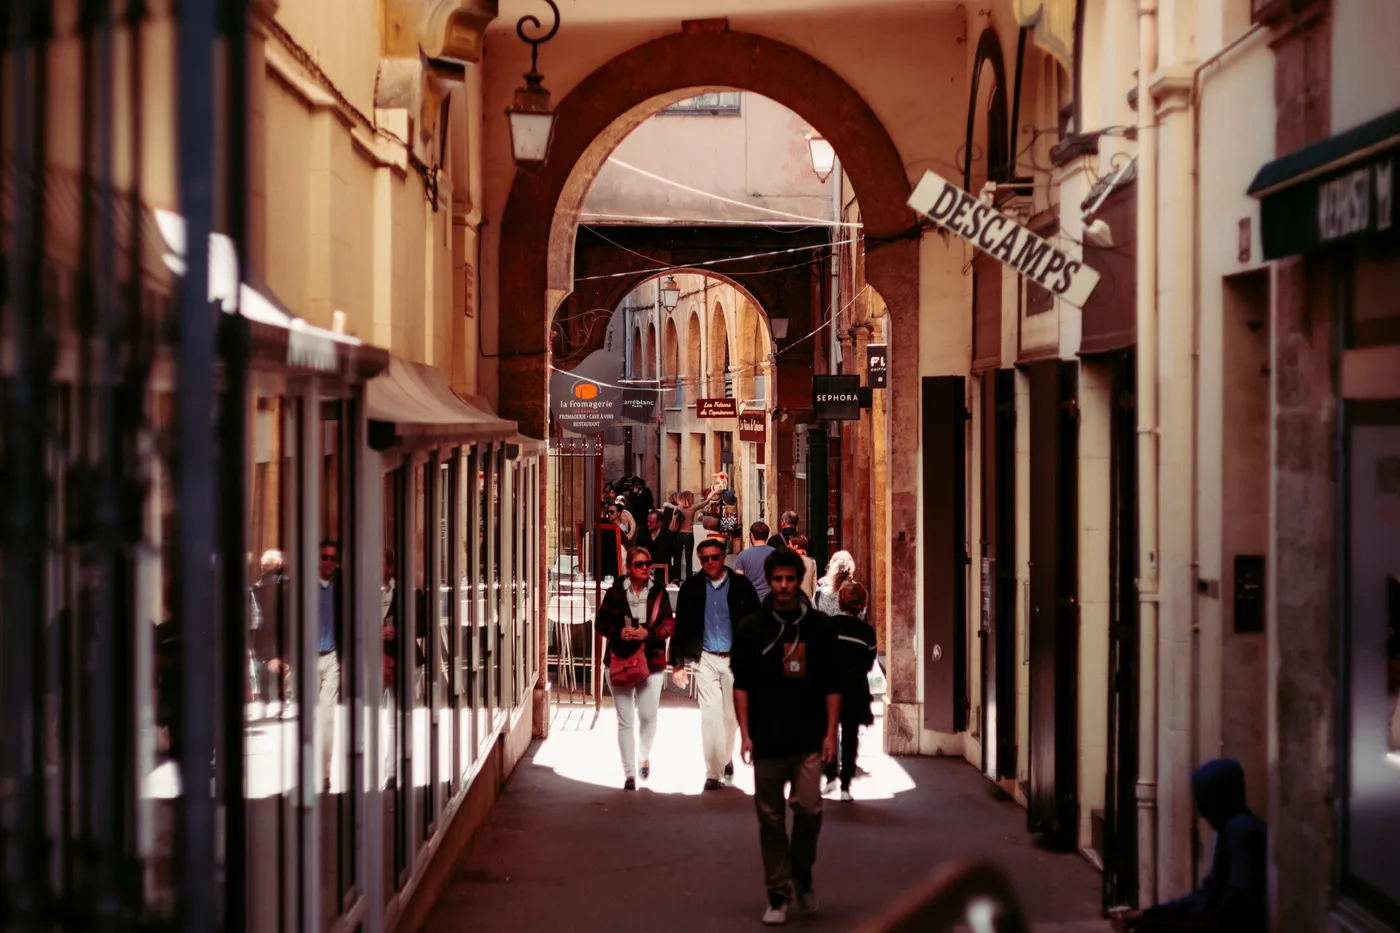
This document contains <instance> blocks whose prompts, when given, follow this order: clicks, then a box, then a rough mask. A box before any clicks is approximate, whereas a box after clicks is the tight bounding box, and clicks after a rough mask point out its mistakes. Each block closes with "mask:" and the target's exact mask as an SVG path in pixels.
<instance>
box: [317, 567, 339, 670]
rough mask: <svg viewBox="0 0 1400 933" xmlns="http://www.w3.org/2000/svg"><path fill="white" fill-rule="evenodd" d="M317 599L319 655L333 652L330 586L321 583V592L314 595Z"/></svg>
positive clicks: (333, 596) (333, 625) (333, 619)
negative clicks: (319, 639)
mask: <svg viewBox="0 0 1400 933" xmlns="http://www.w3.org/2000/svg"><path fill="white" fill-rule="evenodd" d="M316 595H317V596H318V597H319V600H318V602H319V606H318V609H319V612H318V616H319V621H320V627H319V634H320V636H321V642H320V644H321V648H320V650H321V653H322V654H325V653H326V652H328V651H334V650H335V590H334V589H333V588H332V587H331V584H330V583H329V582H328V581H326V580H322V581H321V590H320V592H319V593H317V594H316Z"/></svg>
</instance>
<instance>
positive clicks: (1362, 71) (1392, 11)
mask: <svg viewBox="0 0 1400 933" xmlns="http://www.w3.org/2000/svg"><path fill="white" fill-rule="evenodd" d="M1331 6H1332V14H1331V20H1332V23H1331V29H1332V49H1333V52H1332V56H1331V60H1332V74H1331V80H1332V92H1331V112H1332V132H1333V133H1334V134H1335V133H1340V132H1342V131H1344V130H1347V129H1350V128H1351V127H1353V126H1356V125H1357V124H1360V123H1364V122H1366V121H1367V120H1370V119H1371V118H1373V117H1377V116H1380V115H1381V114H1383V113H1386V112H1388V111H1391V110H1394V109H1395V107H1396V102H1397V101H1400V68H1396V67H1395V43H1396V37H1397V36H1400V4H1396V3H1393V2H1391V0H1332V4H1331Z"/></svg>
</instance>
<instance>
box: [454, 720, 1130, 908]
mask: <svg viewBox="0 0 1400 933" xmlns="http://www.w3.org/2000/svg"><path fill="white" fill-rule="evenodd" d="M875 728H876V729H878V728H879V723H878V722H877V723H876V726H875ZM699 730H700V722H699V713H698V711H697V710H695V709H694V707H693V706H691V705H689V704H688V703H687V702H686V701H684V700H678V699H676V698H670V697H668V702H667V704H666V705H665V706H664V707H663V709H662V711H661V721H660V725H659V728H658V737H657V747H656V748H655V749H654V751H653V754H652V780H651V781H650V784H649V786H645V787H644V789H643V790H641V791H639V792H636V793H624V792H623V791H622V790H621V789H620V788H621V784H622V769H621V765H620V764H619V762H618V754H617V744H616V735H617V733H616V720H615V719H614V718H613V713H612V711H611V709H609V708H607V707H605V708H604V709H603V711H602V712H601V713H599V714H597V715H596V717H595V714H594V712H593V709H592V707H591V706H590V707H587V708H586V709H579V708H575V709H574V710H572V711H570V710H568V709H565V708H561V709H558V710H557V711H556V713H555V717H554V722H553V729H552V731H551V734H550V738H549V739H548V740H546V741H544V742H542V743H540V742H537V743H536V744H535V745H534V746H532V747H531V749H530V751H529V752H528V753H527V754H526V756H525V758H524V760H522V761H521V763H520V765H519V766H518V768H517V769H516V771H515V774H514V775H513V776H512V778H511V780H510V783H509V785H508V786H507V787H506V790H505V793H504V795H503V797H502V798H501V800H500V801H499V803H498V804H497V806H496V808H495V809H494V811H493V812H492V813H491V815H490V816H489V817H488V818H487V821H486V823H485V825H484V826H483V827H482V829H481V831H480V832H479V833H478V834H477V836H476V838H475V839H474V840H473V841H472V843H471V845H470V846H469V847H468V848H467V850H466V851H465V852H464V853H463V854H462V857H461V859H460V860H459V862H458V864H457V867H456V869H455V871H454V873H453V876H452V878H451V880H450V881H449V882H448V884H447V886H446V888H445V889H444V891H443V894H442V897H441V898H440V900H439V902H438V903H437V905H436V906H435V908H434V910H433V913H432V916H431V917H430V919H429V922H428V925H427V930H428V931H429V933H458V931H465V930H531V931H541V933H555V931H580V933H593V931H598V933H616V931H619V930H637V931H641V930H666V931H668V933H699V931H712V930H729V929H735V928H747V927H752V928H755V929H756V928H758V927H759V924H758V917H759V914H760V913H761V912H762V909H763V907H764V903H765V901H764V890H763V884H762V871H761V868H760V864H759V853H758V827H757V822H756V820H755V817H754V812H753V802H752V797H751V796H750V795H751V793H752V788H753V783H752V772H751V771H750V770H749V769H748V768H745V767H744V766H743V765H742V764H740V763H738V762H737V761H736V767H737V769H738V773H737V775H736V780H735V787H733V788H730V789H728V790H726V791H724V792H721V793H708V794H703V795H702V793H701V791H700V785H701V783H702V782H703V779H704V770H703V767H702V765H701V763H700V755H699V738H700V734H699ZM868 734H869V733H867V735H868ZM864 744H865V746H866V747H867V748H868V750H866V748H863V750H862V755H861V766H862V767H864V768H866V769H868V771H869V772H870V773H869V776H867V777H864V778H861V779H858V780H857V781H856V784H855V786H854V788H853V789H852V792H853V794H854V795H855V797H856V800H855V801H854V802H851V803H844V804H843V803H841V802H840V801H839V800H835V799H828V802H827V805H826V809H825V813H826V817H825V821H824V823H823V826H822V836H821V846H820V854H819V857H818V860H817V867H816V872H815V883H816V884H815V886H816V889H817V893H818V894H819V896H820V898H821V911H820V913H819V914H818V916H816V917H813V918H808V919H804V920H801V921H794V922H793V923H791V924H790V926H797V927H800V928H803V929H812V930H846V929H850V928H852V927H853V926H855V925H856V924H857V923H858V922H859V921H861V920H863V919H865V918H867V917H868V916H870V915H871V914H872V913H874V912H876V911H878V910H879V909H880V908H881V907H883V906H884V905H885V904H887V903H888V902H889V901H890V899H892V898H894V897H895V896H897V895H899V894H900V893H901V892H903V891H905V890H906V889H907V888H909V887H911V886H913V885H916V884H918V883H919V882H920V881H922V880H924V879H925V878H926V877H927V876H928V875H929V873H930V872H931V871H933V870H934V869H935V867H936V866H938V865H939V864H940V863H942V862H944V861H946V860H948V859H951V858H957V857H966V856H987V857H991V858H993V859H995V860H996V861H997V862H998V863H1000V864H1001V865H1002V866H1003V867H1004V868H1005V869H1006V870H1007V871H1008V872H1009V873H1010V875H1011V877H1012V878H1013V880H1014V881H1015V884H1016V886H1017V889H1018V892H1019V894H1020V896H1021V899H1022V903H1023V904H1024V905H1025V907H1026V910H1027V912H1028V914H1029V915H1030V917H1031V920H1032V922H1033V923H1034V924H1035V929H1036V931H1037V933H1101V931H1106V930H1107V929H1108V926H1107V924H1106V923H1103V922H1102V921H1101V920H1098V919H1097V918H1098V916H1099V911H1098V908H1099V875H1098V874H1097V872H1095V871H1094V869H1093V868H1092V867H1091V866H1090V865H1089V864H1088V863H1087V862H1086V861H1084V859H1082V858H1081V857H1079V856H1077V855H1067V854H1055V853H1050V852H1045V851H1041V850H1039V849H1037V848H1035V847H1034V846H1033V845H1032V843H1031V840H1030V838H1029V837H1028V836H1027V835H1026V832H1025V813H1024V811H1023V810H1021V809H1020V808H1019V807H1018V806H1016V805H1015V804H1014V803H1012V802H1010V801H1007V800H1005V799H1004V798H999V796H998V794H997V792H996V791H995V788H994V787H993V786H992V785H991V784H990V783H989V782H988V781H987V780H986V779H984V778H983V777H982V776H981V775H980V774H978V773H977V771H976V770H975V769H973V768H972V767H970V766H969V765H967V764H966V763H965V762H963V761H961V760H956V759H927V758H925V759H907V758H900V759H895V758H889V757H886V756H884V755H881V754H879V753H878V751H877V749H878V746H879V742H878V737H876V736H871V737H870V738H869V739H868V740H867V742H866V743H864ZM623 895H626V897H624V896H623Z"/></svg>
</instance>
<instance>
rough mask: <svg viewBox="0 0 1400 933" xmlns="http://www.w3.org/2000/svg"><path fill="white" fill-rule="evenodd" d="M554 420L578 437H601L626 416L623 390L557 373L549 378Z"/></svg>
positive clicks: (584, 377) (572, 375)
mask: <svg viewBox="0 0 1400 933" xmlns="http://www.w3.org/2000/svg"><path fill="white" fill-rule="evenodd" d="M549 400H550V408H552V409H553V414H554V420H555V421H556V422H558V423H559V426H560V427H562V428H564V430H566V431H573V432H574V433H575V434H598V433H600V432H602V431H604V430H606V429H607V428H610V427H612V425H613V423H614V422H615V421H617V417H618V415H619V414H620V413H621V412H622V390H621V389H618V388H616V387H614V386H611V385H607V384H604V383H600V382H596V381H594V380H592V379H589V378H587V377H586V376H577V375H575V374H573V373H564V372H558V371H555V372H554V373H553V374H552V375H551V376H550V377H549Z"/></svg>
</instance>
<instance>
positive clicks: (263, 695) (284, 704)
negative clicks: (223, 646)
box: [243, 375, 301, 930]
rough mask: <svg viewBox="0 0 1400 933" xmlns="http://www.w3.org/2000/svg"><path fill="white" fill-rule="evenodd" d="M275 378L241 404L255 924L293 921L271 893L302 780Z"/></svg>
mask: <svg viewBox="0 0 1400 933" xmlns="http://www.w3.org/2000/svg"><path fill="white" fill-rule="evenodd" d="M278 382H280V380H277V379H275V378H274V377H272V376H266V375H264V376H259V377H256V380H255V383H254V385H255V388H254V392H253V397H252V403H251V404H250V405H249V406H248V419H249V424H248V444H249V447H250V457H249V461H250V462H249V465H248V469H249V472H248V487H249V488H248V492H249V500H248V514H247V520H248V566H247V567H246V568H245V572H246V574H247V577H246V579H247V580H248V581H249V594H248V603H247V605H248V616H249V618H248V650H249V656H250V661H249V668H250V671H251V678H252V683H251V684H250V689H249V696H250V697H251V700H250V703H249V709H248V715H247V717H246V722H247V726H246V728H245V732H244V745H243V755H244V762H245V764H244V794H245V797H246V800H245V803H244V806H245V813H246V820H247V852H248V904H247V908H246V909H247V911H248V922H249V927H250V928H251V929H255V930H280V929H295V923H294V922H293V918H295V916H296V912H295V907H294V903H295V898H291V899H290V900H291V901H292V902H293V903H292V904H287V903H284V902H283V898H281V897H280V896H279V892H281V891H282V890H283V888H284V885H285V882H286V879H287V878H291V877H295V876H296V872H297V860H296V858H295V852H296V850H295V849H294V848H289V847H287V846H286V845H285V843H284V842H283V841H282V840H285V839H288V838H291V839H296V838H298V833H297V815H296V791H297V788H298V787H299V786H300V784H301V774H300V765H301V761H300V756H299V755H298V753H297V752H298V747H299V745H300V742H301V729H300V723H299V722H298V718H297V711H296V690H295V681H294V678H293V674H292V672H293V670H294V669H297V668H299V667H300V657H301V650H300V649H301V644H300V639H299V638H298V637H297V631H298V629H297V625H296V621H295V620H296V618H297V614H296V612H295V606H294V598H295V597H294V594H295V593H296V587H295V586H294V585H293V583H292V581H293V580H294V579H295V578H296V577H295V573H294V571H295V568H296V564H297V563H298V560H297V553H298V551H297V545H296V541H297V539H296V535H295V534H294V533H293V529H294V528H295V527H296V520H295V517H296V515H297V503H296V501H295V497H294V495H293V494H292V489H293V486H292V480H293V477H294V476H295V469H296V461H295V459H294V458H293V451H294V450H295V438H296V427H297V421H296V403H295V401H294V400H292V399H288V398H286V397H284V396H282V395H281V394H280V386H278V385H277V383H278Z"/></svg>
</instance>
